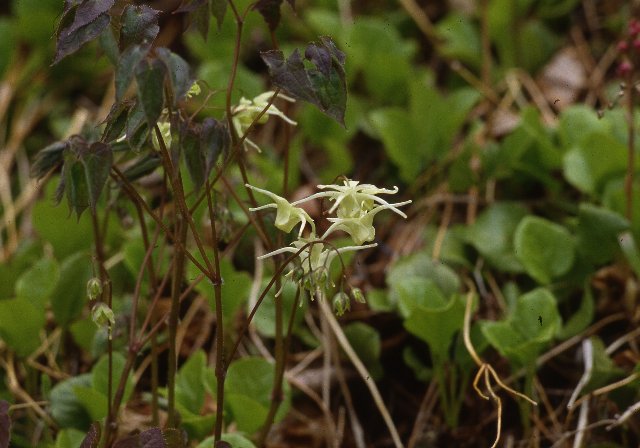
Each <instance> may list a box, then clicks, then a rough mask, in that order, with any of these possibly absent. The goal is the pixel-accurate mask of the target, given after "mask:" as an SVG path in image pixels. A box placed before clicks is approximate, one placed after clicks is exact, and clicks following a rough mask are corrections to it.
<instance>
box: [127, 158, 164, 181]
mask: <svg viewBox="0 0 640 448" xmlns="http://www.w3.org/2000/svg"><path fill="white" fill-rule="evenodd" d="M160 165H161V162H160V157H158V155H157V153H156V152H150V153H149V154H147V155H145V156H144V157H142V158H141V159H139V160H138V161H137V162H135V163H134V164H132V165H130V166H129V167H128V168H127V169H125V170H124V171H123V172H122V174H123V175H124V177H125V178H126V179H127V180H128V181H129V182H133V181H134V180H138V179H140V178H141V177H144V176H146V175H147V174H151V173H153V172H154V171H155V170H156V168H158V167H159V166H160Z"/></svg>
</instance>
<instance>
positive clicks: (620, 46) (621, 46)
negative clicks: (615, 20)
mask: <svg viewBox="0 0 640 448" xmlns="http://www.w3.org/2000/svg"><path fill="white" fill-rule="evenodd" d="M628 49H629V42H627V41H626V40H621V41H620V42H618V51H619V52H620V53H624V52H626V51H627V50H628Z"/></svg>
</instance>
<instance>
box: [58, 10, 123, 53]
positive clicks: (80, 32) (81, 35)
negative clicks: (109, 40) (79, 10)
mask: <svg viewBox="0 0 640 448" xmlns="http://www.w3.org/2000/svg"><path fill="white" fill-rule="evenodd" d="M110 21H111V18H110V17H109V14H108V13H106V12H105V13H103V14H101V15H99V16H98V17H96V18H95V19H94V20H93V21H91V22H89V23H88V24H86V25H83V26H81V27H79V28H76V29H70V28H64V29H62V30H61V31H60V34H59V35H58V39H57V42H56V55H55V58H54V60H53V64H54V65H55V64H57V63H58V62H60V60H61V59H62V58H64V57H66V56H69V55H70V54H72V53H75V52H76V51H78V50H79V49H80V47H82V46H83V45H84V44H86V43H87V42H89V41H91V40H93V39H95V38H96V37H98V36H99V35H100V33H102V32H103V31H104V29H105V28H106V27H107V26H109V22H110ZM71 27H73V24H71Z"/></svg>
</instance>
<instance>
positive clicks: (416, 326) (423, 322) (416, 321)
mask: <svg viewBox="0 0 640 448" xmlns="http://www.w3.org/2000/svg"><path fill="white" fill-rule="evenodd" d="M464 310H465V303H464V299H463V298H462V296H459V295H458V294H454V295H453V296H452V297H451V299H450V300H449V301H448V303H446V304H444V305H441V304H438V303H433V304H428V305H426V306H424V305H418V306H416V307H415V308H414V309H413V310H412V311H411V314H410V315H409V317H408V318H407V319H406V320H405V321H404V327H405V328H406V329H407V330H408V331H409V332H410V333H412V334H413V335H415V336H417V337H418V338H420V339H422V340H423V341H425V342H426V343H427V344H428V345H429V348H430V350H431V354H432V356H434V357H435V358H436V359H437V360H439V361H435V362H436V363H437V362H443V361H444V360H446V359H448V352H449V348H450V346H451V343H452V342H453V336H454V335H455V334H456V333H457V332H458V331H460V330H461V329H462V323H463V319H464Z"/></svg>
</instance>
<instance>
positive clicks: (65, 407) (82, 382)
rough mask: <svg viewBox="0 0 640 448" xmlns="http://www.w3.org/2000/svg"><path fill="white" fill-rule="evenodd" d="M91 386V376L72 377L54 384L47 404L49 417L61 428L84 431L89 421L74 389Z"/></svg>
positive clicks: (86, 374)
mask: <svg viewBox="0 0 640 448" xmlns="http://www.w3.org/2000/svg"><path fill="white" fill-rule="evenodd" d="M89 386H91V374H89V373H85V374H82V375H78V376H74V377H71V378H69V379H66V380H64V381H61V382H60V383H58V384H56V385H55V386H54V387H53V389H51V396H50V397H49V404H50V406H51V416H52V417H53V419H54V420H55V421H56V422H57V423H58V424H59V425H60V426H61V427H63V428H77V429H80V430H83V431H84V430H86V429H87V428H88V427H89V425H90V424H91V419H90V417H89V414H87V411H86V410H85V408H84V406H83V405H82V403H81V402H80V400H78V397H77V396H76V394H75V393H74V391H73V390H74V388H76V387H89Z"/></svg>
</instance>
